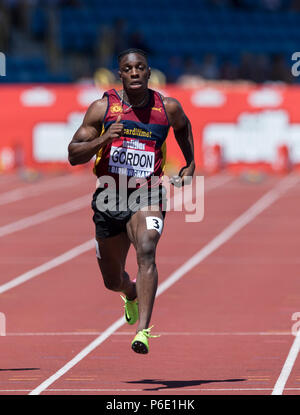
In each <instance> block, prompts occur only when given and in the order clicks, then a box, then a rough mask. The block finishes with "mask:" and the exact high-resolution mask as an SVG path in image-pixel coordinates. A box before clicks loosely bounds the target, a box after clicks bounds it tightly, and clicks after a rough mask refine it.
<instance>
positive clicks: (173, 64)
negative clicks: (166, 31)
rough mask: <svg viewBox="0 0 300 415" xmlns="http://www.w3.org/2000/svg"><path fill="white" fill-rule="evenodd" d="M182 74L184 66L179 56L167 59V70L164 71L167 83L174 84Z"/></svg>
mask: <svg viewBox="0 0 300 415" xmlns="http://www.w3.org/2000/svg"><path fill="white" fill-rule="evenodd" d="M183 74H184V66H183V63H182V58H181V57H180V56H177V55H176V56H171V57H170V58H169V64H168V68H167V70H166V76H167V81H168V82H170V83H174V82H176V81H177V80H178V78H179V77H180V76H181V75H183Z"/></svg>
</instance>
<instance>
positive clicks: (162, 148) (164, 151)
mask: <svg viewBox="0 0 300 415" xmlns="http://www.w3.org/2000/svg"><path fill="white" fill-rule="evenodd" d="M161 151H162V154H163V159H162V162H161V168H162V171H163V172H164V170H165V166H166V159H167V143H166V140H165V141H164V142H163V145H162V146H161Z"/></svg>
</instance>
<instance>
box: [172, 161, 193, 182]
mask: <svg viewBox="0 0 300 415" xmlns="http://www.w3.org/2000/svg"><path fill="white" fill-rule="evenodd" d="M194 171H195V164H194V163H191V164H190V165H189V166H185V167H182V169H180V172H179V173H178V176H173V177H171V179H170V183H171V184H173V185H174V186H176V187H182V186H184V185H187V184H191V183H192V179H193V175H194Z"/></svg>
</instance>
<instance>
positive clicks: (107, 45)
mask: <svg viewBox="0 0 300 415" xmlns="http://www.w3.org/2000/svg"><path fill="white" fill-rule="evenodd" d="M114 42H115V33H114V30H113V28H112V27H111V26H109V25H103V26H101V27H100V31H99V37H98V40H97V43H96V46H95V62H96V65H97V66H99V67H110V66H111V65H112V62H113V59H114V57H115V56H114V51H115V43H114Z"/></svg>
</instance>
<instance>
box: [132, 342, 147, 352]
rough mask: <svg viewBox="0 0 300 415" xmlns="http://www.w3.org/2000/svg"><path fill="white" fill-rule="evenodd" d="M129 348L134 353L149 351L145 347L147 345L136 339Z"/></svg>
mask: <svg viewBox="0 0 300 415" xmlns="http://www.w3.org/2000/svg"><path fill="white" fill-rule="evenodd" d="M131 348H132V350H133V351H134V352H135V353H140V354H147V353H148V352H149V350H148V349H147V346H145V345H144V343H142V342H140V341H138V340H136V341H134V342H133V343H132V345H131Z"/></svg>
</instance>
